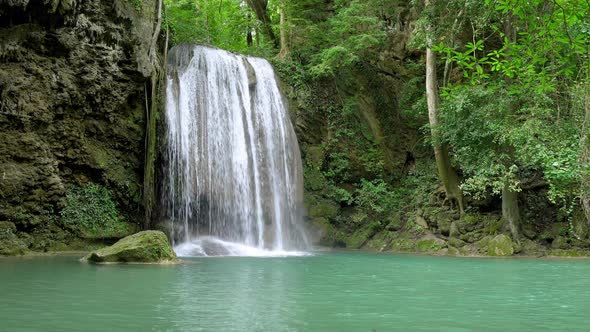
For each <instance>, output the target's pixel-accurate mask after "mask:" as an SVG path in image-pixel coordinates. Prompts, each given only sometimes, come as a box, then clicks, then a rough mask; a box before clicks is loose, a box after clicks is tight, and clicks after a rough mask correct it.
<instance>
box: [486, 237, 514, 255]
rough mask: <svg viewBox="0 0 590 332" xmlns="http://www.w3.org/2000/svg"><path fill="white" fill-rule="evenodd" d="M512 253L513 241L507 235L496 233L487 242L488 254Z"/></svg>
mask: <svg viewBox="0 0 590 332" xmlns="http://www.w3.org/2000/svg"><path fill="white" fill-rule="evenodd" d="M512 254H514V242H512V239H510V237H509V236H507V235H504V234H500V235H497V236H496V237H494V238H493V239H491V240H490V242H489V243H488V255H489V256H512Z"/></svg>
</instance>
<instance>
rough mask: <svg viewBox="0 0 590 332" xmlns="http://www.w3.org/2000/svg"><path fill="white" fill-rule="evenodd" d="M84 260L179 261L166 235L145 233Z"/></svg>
mask: <svg viewBox="0 0 590 332" xmlns="http://www.w3.org/2000/svg"><path fill="white" fill-rule="evenodd" d="M83 260H85V261H88V262H92V263H168V262H176V261H177V260H178V259H177V258H176V254H175V253H174V251H173V250H172V247H171V246H170V243H169V242H168V238H167V237H166V234H164V233H163V232H160V231H143V232H139V233H136V234H133V235H130V236H127V237H125V238H123V239H121V240H119V241H118V242H117V243H115V244H113V245H112V246H110V247H107V248H103V249H99V250H97V251H94V252H92V253H90V254H89V255H88V256H86V257H84V259H83Z"/></svg>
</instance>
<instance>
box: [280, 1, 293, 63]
mask: <svg viewBox="0 0 590 332" xmlns="http://www.w3.org/2000/svg"><path fill="white" fill-rule="evenodd" d="M285 1H286V0H281V4H280V6H281V8H280V15H281V21H280V31H281V36H280V37H281V50H280V51H279V59H281V60H285V59H290V58H291V49H290V47H289V32H288V31H287V14H286V12H285V11H286V8H285Z"/></svg>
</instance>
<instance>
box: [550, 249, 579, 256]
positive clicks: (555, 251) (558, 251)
mask: <svg viewBox="0 0 590 332" xmlns="http://www.w3.org/2000/svg"><path fill="white" fill-rule="evenodd" d="M547 256H555V257H590V251H588V250H581V249H566V250H564V249H553V250H550V251H549V253H548V254H547Z"/></svg>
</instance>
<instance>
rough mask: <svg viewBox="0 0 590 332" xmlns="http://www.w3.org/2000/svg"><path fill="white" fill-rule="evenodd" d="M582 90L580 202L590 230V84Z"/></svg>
mask: <svg viewBox="0 0 590 332" xmlns="http://www.w3.org/2000/svg"><path fill="white" fill-rule="evenodd" d="M581 84H582V86H581V89H579V91H577V92H578V93H577V95H578V96H583V97H581V98H583V99H582V101H581V107H582V111H583V112H584V121H583V122H582V132H581V135H580V157H579V158H578V160H579V162H580V165H583V166H582V167H583V168H582V170H581V172H580V173H581V179H580V187H581V189H580V191H581V192H580V202H581V203H582V204H581V205H582V209H583V210H584V216H585V217H586V222H587V223H588V228H589V229H590V176H588V175H587V174H589V172H588V169H587V168H585V167H586V166H584V165H587V164H588V162H589V161H590V133H589V132H588V129H589V125H590V96H589V95H588V94H590V83H588V82H584V83H581Z"/></svg>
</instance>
